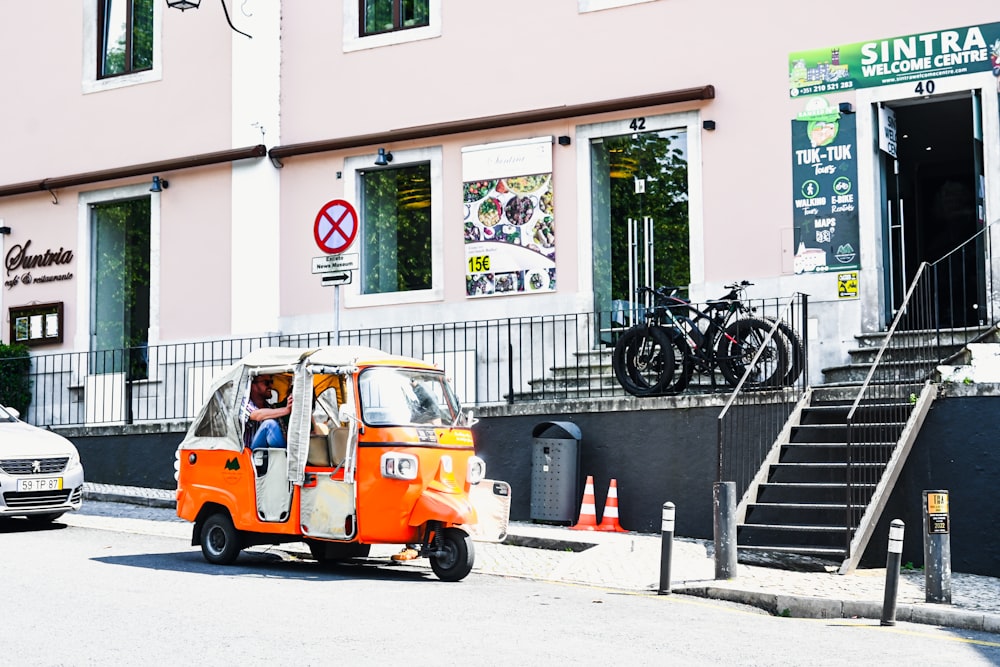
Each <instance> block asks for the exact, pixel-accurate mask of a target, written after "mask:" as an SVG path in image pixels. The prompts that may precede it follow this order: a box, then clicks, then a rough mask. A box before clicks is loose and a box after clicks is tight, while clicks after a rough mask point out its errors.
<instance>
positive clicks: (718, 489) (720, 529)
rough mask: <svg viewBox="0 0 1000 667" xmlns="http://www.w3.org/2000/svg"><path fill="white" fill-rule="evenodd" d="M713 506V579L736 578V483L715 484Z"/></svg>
mask: <svg viewBox="0 0 1000 667" xmlns="http://www.w3.org/2000/svg"><path fill="white" fill-rule="evenodd" d="M713 491H714V493H713V494H712V495H713V500H714V505H715V508H714V509H715V512H714V514H715V578H716V579H733V578H735V577H736V482H716V483H715V485H714V488H713Z"/></svg>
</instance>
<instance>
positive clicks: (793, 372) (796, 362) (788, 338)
mask: <svg viewBox="0 0 1000 667" xmlns="http://www.w3.org/2000/svg"><path fill="white" fill-rule="evenodd" d="M761 319H763V320H764V322H765V323H767V324H768V325H770V324H771V323H772V322H774V318H771V317H764V318H761ZM774 335H775V336H781V337H782V338H784V342H785V349H786V350H787V351H788V372H787V373H785V377H784V379H783V381H782V382H783V384H784V385H785V386H786V387H790V386H792V385H793V384H795V381H796V380H798V379H799V376H800V375H802V369H803V368H805V354H804V353H803V350H802V340H801V339H800V338H799V334H797V333H796V332H795V329H793V328H792V327H791V326H789V325H788V324H787V323H786V322H784V321H782V320H778V329H777V331H775V332H774Z"/></svg>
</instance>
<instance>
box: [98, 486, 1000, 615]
mask: <svg viewBox="0 0 1000 667" xmlns="http://www.w3.org/2000/svg"><path fill="white" fill-rule="evenodd" d="M84 498H85V499H90V500H101V501H111V502H124V503H130V504H134V505H146V506H150V507H163V508H173V507H174V493H173V491H167V490H162V489H142V488H136V487H123V486H113V485H107V484H91V483H88V484H86V486H85V487H84ZM281 548H282V550H285V551H288V552H289V553H294V554H296V555H308V550H307V549H305V545H282V547H281ZM397 550H398V547H397V546H396V545H378V546H376V547H373V548H372V553H371V557H372V558H382V557H385V558H386V559H388V557H389V556H390V555H391V554H392V553H395V552H396V551H397ZM713 555H714V545H713V544H712V541H711V540H695V539H689V538H677V537H675V538H674V540H673V542H672V545H671V558H670V584H671V586H670V588H671V591H672V593H673V594H684V595H694V596H698V597H704V598H713V599H718V600H728V601H731V602H739V603H743V604H748V605H752V606H755V607H759V608H761V609H764V610H765V611H767V612H769V613H771V614H775V615H781V616H790V617H796V618H854V617H859V618H871V619H875V622H878V621H879V619H880V618H881V617H882V606H883V601H884V598H885V578H886V571H885V569H884V568H881V569H866V570H857V571H855V572H854V573H852V574H848V575H839V574H837V573H836V568H835V567H834V566H833V565H831V566H829V568H828V569H827V570H826V571H822V570H821V571H811V572H801V571H790V570H787V569H778V568H775V567H765V566H762V565H751V564H745V563H740V564H739V565H738V566H737V573H736V577H735V578H733V579H729V580H716V579H715V561H714V557H713ZM661 561H662V537H661V536H660V535H649V534H641V533H607V532H596V531H582V530H572V529H569V528H564V527H558V526H544V525H539V524H532V523H520V522H512V523H511V525H510V526H509V527H508V535H507V539H506V540H505V541H504V542H503V543H502V544H489V543H477V544H476V565H475V568H474V571H475V572H481V573H485V574H493V575H499V576H509V577H523V578H527V579H537V580H543V581H557V582H565V583H576V584H584V585H589V586H600V587H604V588H614V589H620V590H630V591H642V592H649V593H655V592H657V591H658V590H659V588H660V570H661ZM394 566H396V567H426V566H427V561H426V560H425V559H419V560H417V561H412V562H409V563H402V564H394ZM951 593H952V604H950V605H947V604H938V603H928V602H926V601H925V599H926V598H925V588H924V573H923V571H922V570H915V571H904V572H903V573H902V574H901V576H900V579H899V586H898V591H897V598H896V602H897V604H896V620H897V621H898V622H906V621H908V622H912V623H927V624H931V625H941V626H947V627H953V628H960V629H966V630H985V631H987V632H995V633H1000V579H996V578H993V577H984V576H979V575H972V574H962V573H957V572H953V573H952V578H951Z"/></svg>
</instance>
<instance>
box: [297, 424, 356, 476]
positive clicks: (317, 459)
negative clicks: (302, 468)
mask: <svg viewBox="0 0 1000 667" xmlns="http://www.w3.org/2000/svg"><path fill="white" fill-rule="evenodd" d="M350 433H351V429H350V428H349V427H347V426H340V427H338V428H335V429H331V430H330V432H329V433H327V434H326V435H311V436H309V456H308V457H307V458H306V464H307V465H310V466H315V467H318V468H333V467H336V466H339V465H341V464H343V462H344V460H345V459H346V458H347V445H348V440H349V438H350Z"/></svg>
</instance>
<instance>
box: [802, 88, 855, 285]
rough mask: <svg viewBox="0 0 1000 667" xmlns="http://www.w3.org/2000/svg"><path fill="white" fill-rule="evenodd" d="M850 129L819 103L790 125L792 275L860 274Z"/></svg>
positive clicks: (844, 118)
mask: <svg viewBox="0 0 1000 667" xmlns="http://www.w3.org/2000/svg"><path fill="white" fill-rule="evenodd" d="M856 147H857V142H856V125H855V116H854V115H853V114H841V113H840V111H839V109H837V108H835V107H830V106H828V104H827V102H826V100H825V99H823V98H814V99H812V100H809V102H808V103H807V104H806V107H805V109H803V111H802V112H801V113H800V114H799V115H798V117H797V118H796V119H795V120H793V121H792V178H793V192H792V196H793V200H792V206H793V208H794V222H795V262H794V267H795V273H814V272H815V273H822V272H826V271H839V270H843V269H857V268H860V257H859V253H858V246H859V233H858V202H857V188H856V187H855V185H856V183H857V174H858V170H857V163H856V162H855V154H856V153H857V150H856Z"/></svg>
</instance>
